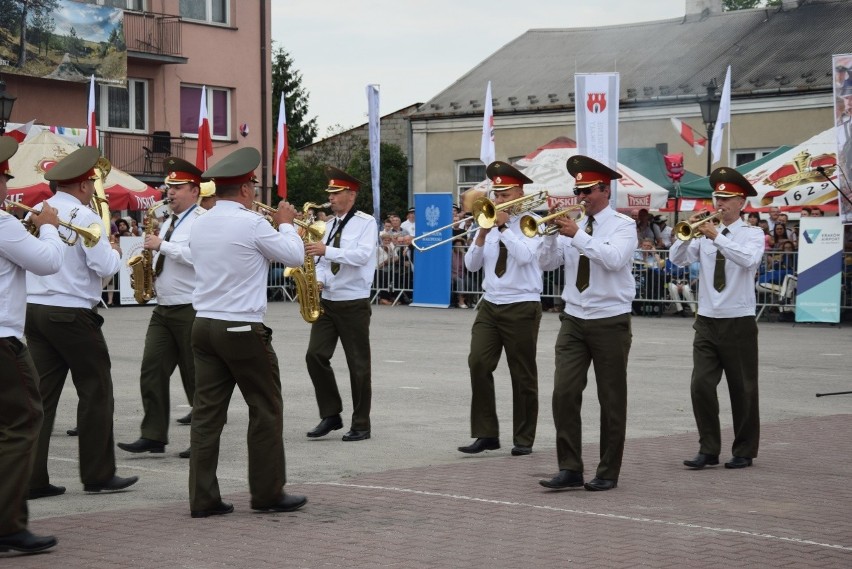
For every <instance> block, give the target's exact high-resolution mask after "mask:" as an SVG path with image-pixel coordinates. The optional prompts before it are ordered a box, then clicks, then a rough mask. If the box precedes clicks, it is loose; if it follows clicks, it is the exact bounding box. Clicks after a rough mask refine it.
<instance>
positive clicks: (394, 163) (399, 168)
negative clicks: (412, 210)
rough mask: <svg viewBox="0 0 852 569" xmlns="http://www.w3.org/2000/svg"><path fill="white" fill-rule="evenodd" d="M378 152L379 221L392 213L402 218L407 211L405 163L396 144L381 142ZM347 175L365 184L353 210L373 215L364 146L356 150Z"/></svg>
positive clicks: (371, 192)
mask: <svg viewBox="0 0 852 569" xmlns="http://www.w3.org/2000/svg"><path fill="white" fill-rule="evenodd" d="M379 152H380V153H381V158H380V160H379V187H380V190H381V191H380V198H381V212H380V213H381V215H382V218H384V217H385V215H387V214H388V213H391V212H394V213H396V214H398V215H399V216H400V217H402V218H403V219H404V218H405V212H406V210H407V209H408V160H407V159H406V158H405V154H404V153H403V152H402V149H401V148H400V147H399V146H397V145H396V144H388V143H384V142H383V143H382V144H381V145H380V150H379ZM346 172H348V173H349V174H351V175H353V176H355V177H356V178H358V179H359V180H361V181H362V182H364V185H363V186H362V187H361V191H359V192H358V197H357V199H356V200H355V207H356V208H358V209H360V210H361V211H363V212H366V213H370V214H372V213H373V184H372V183H371V180H370V150H369V148H368V147H367V145H366V144H365V145H363V146H362V147H361V148H360V149H358V150H356V151H355V155H354V156H353V157H352V161H351V162H350V163H349V167H348V168H347V169H346Z"/></svg>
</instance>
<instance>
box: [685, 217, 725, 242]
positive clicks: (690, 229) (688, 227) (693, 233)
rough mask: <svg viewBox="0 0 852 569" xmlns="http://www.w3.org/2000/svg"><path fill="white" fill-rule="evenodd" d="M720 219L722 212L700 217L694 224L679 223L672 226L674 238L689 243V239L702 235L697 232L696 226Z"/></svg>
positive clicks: (687, 222)
mask: <svg viewBox="0 0 852 569" xmlns="http://www.w3.org/2000/svg"><path fill="white" fill-rule="evenodd" d="M720 217H722V210H719V211H717V212H716V213H714V214H712V215H707V216H705V217H702V218H701V219H699V220H698V221H696V222H694V223H689V221H681V222H680V223H678V224H677V225H675V226H674V234H675V237H677V238H678V239H680V240H681V241H689V240H690V239H695V238H696V237H702V236H703V234H702V233H699V232H698V226H699V225H702V224H704V223H707V222H708V221H713V220H714V219H718V218H720Z"/></svg>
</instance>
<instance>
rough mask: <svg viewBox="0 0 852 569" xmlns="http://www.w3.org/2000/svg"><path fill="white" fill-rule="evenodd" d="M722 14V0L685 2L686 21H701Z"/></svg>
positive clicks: (687, 0)
mask: <svg viewBox="0 0 852 569" xmlns="http://www.w3.org/2000/svg"><path fill="white" fill-rule="evenodd" d="M721 13H722V0H686V20H687V21H692V22H694V21H697V20H703V19H704V18H707V17H708V16H718V15H719V14H721Z"/></svg>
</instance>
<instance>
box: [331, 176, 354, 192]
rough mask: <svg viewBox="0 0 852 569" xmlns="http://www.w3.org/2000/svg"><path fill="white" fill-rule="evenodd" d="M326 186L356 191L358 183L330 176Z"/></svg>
mask: <svg viewBox="0 0 852 569" xmlns="http://www.w3.org/2000/svg"><path fill="white" fill-rule="evenodd" d="M328 187H329V188H334V189H335V190H354V191H356V192H357V191H358V188H359V186H358V184H356V183H355V182H350V181H349V180H340V179H337V178H332V179H331V180H329V181H328Z"/></svg>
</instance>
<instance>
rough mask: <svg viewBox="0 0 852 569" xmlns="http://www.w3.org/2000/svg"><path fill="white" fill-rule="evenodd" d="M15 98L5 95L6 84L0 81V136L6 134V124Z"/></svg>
mask: <svg viewBox="0 0 852 569" xmlns="http://www.w3.org/2000/svg"><path fill="white" fill-rule="evenodd" d="M16 100H17V97H13V96H12V95H9V94H8V93H6V82H5V81H3V80H2V79H0V136H3V135H4V134H6V123H7V122H9V119H10V118H11V116H12V106H13V105H14V104H15V101H16Z"/></svg>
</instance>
